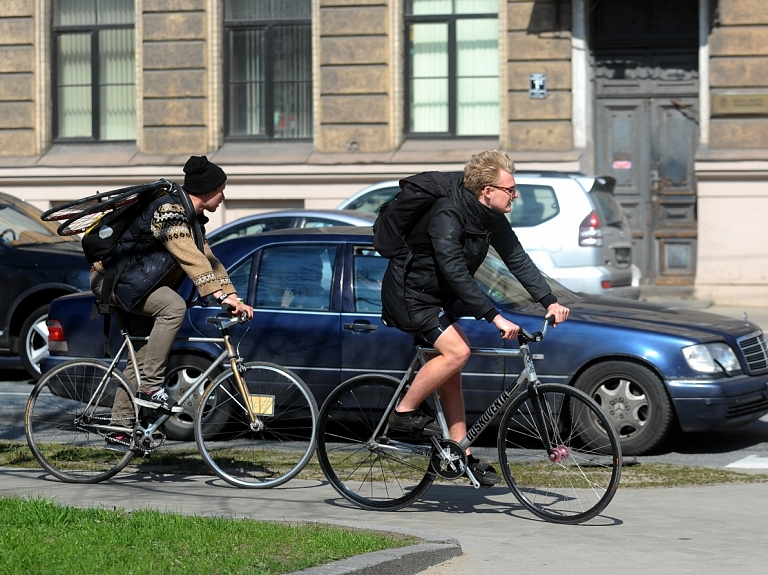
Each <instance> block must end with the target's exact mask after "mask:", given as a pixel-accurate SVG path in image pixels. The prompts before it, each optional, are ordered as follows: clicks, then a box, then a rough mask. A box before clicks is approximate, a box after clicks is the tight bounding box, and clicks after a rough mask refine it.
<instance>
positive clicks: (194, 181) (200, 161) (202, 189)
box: [184, 156, 227, 196]
mask: <svg viewBox="0 0 768 575" xmlns="http://www.w3.org/2000/svg"><path fill="white" fill-rule="evenodd" d="M184 174H185V176H184V189H185V190H186V191H187V193H188V194H192V195H195V196H196V195H198V194H207V193H209V192H212V191H214V190H215V189H216V188H218V187H219V186H220V185H221V184H223V183H224V182H226V181H227V174H225V173H224V170H222V169H221V168H220V167H219V166H217V165H216V164H214V163H213V162H209V161H208V158H207V157H205V156H190V158H189V159H188V160H187V163H186V164H184Z"/></svg>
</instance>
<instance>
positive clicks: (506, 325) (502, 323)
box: [493, 314, 520, 339]
mask: <svg viewBox="0 0 768 575" xmlns="http://www.w3.org/2000/svg"><path fill="white" fill-rule="evenodd" d="M493 325H495V326H496V327H497V328H498V330H499V335H501V339H514V338H516V337H517V334H518V332H519V331H520V326H519V325H517V324H516V323H512V322H511V321H509V320H508V319H506V318H505V317H503V316H502V315H501V314H498V315H497V316H496V317H495V318H493Z"/></svg>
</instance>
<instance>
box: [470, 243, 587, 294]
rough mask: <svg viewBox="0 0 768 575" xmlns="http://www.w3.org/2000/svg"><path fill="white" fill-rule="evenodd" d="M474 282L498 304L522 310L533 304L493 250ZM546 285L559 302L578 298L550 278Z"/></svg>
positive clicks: (476, 274) (478, 271)
mask: <svg viewBox="0 0 768 575" xmlns="http://www.w3.org/2000/svg"><path fill="white" fill-rule="evenodd" d="M475 281H476V282H477V284H478V285H479V286H480V289H482V290H483V291H484V292H485V293H487V294H488V295H489V296H490V297H491V299H493V300H494V301H496V302H498V303H500V304H504V305H507V306H509V307H513V308H523V307H526V306H529V305H532V304H534V303H535V302H534V301H533V300H532V299H531V296H530V294H529V293H528V292H527V291H526V289H525V288H524V287H523V286H522V284H520V282H519V281H517V279H515V276H513V275H512V274H511V273H510V271H509V270H508V269H507V266H506V264H505V263H504V262H503V261H502V259H501V258H500V257H499V254H497V253H496V251H495V250H493V249H491V250H490V251H489V252H488V256H487V257H486V258H485V261H484V262H483V264H482V265H481V266H480V268H479V269H478V270H477V272H476V273H475ZM547 283H548V284H549V286H550V287H551V288H552V293H553V294H554V295H555V297H556V298H557V299H558V301H560V302H565V301H573V300H574V299H577V298H578V296H577V295H576V294H575V293H574V292H572V291H571V290H569V289H568V288H566V287H565V286H563V285H561V284H559V283H557V282H556V281H555V280H553V279H551V278H547Z"/></svg>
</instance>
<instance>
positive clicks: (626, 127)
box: [596, 98, 653, 277]
mask: <svg viewBox="0 0 768 575" xmlns="http://www.w3.org/2000/svg"><path fill="white" fill-rule="evenodd" d="M597 125H598V129H599V131H598V135H597V142H596V164H597V173H598V174H599V175H610V176H613V177H614V178H616V187H615V188H614V195H615V196H616V199H617V200H618V201H619V203H620V204H621V206H622V207H623V208H624V212H625V213H626V214H627V218H628V219H629V224H630V226H631V227H632V261H633V263H635V264H636V265H638V266H639V267H640V269H641V270H643V277H647V276H648V272H647V271H646V270H647V269H648V268H649V267H651V265H650V262H651V261H652V259H653V255H652V251H651V247H652V246H651V242H650V241H649V239H648V238H649V237H650V236H651V235H652V221H651V219H650V217H649V209H648V203H649V201H650V200H649V194H648V164H649V161H650V130H649V122H648V110H647V102H646V101H645V100H644V99H643V98H603V99H600V100H598V101H597Z"/></svg>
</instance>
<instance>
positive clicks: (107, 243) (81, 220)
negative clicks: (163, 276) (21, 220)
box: [40, 180, 203, 304]
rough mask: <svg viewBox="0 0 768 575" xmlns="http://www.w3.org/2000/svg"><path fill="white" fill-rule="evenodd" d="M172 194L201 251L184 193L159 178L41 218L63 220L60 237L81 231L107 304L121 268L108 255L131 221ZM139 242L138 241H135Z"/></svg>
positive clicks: (197, 227) (196, 225)
mask: <svg viewBox="0 0 768 575" xmlns="http://www.w3.org/2000/svg"><path fill="white" fill-rule="evenodd" d="M165 194H168V195H173V196H175V197H177V198H178V199H179V202H180V203H181V205H183V206H184V209H185V211H186V213H187V219H188V221H189V224H190V228H192V232H193V235H194V238H195V244H196V245H197V247H198V249H199V250H200V251H203V234H202V230H201V229H200V223H199V221H198V219H197V217H196V216H195V211H194V208H193V206H192V203H191V202H190V200H189V196H188V195H187V193H186V192H185V191H184V190H183V189H182V188H181V186H179V185H178V184H176V183H173V182H171V181H169V180H158V181H156V182H153V183H151V184H142V185H138V186H130V187H128V188H121V189H119V190H112V191H110V192H103V193H100V194H96V195H93V196H88V197H86V198H82V199H80V200H75V201H74V202H69V203H67V204H64V205H61V206H57V207H56V208H53V209H51V210H48V211H47V212H44V213H43V214H42V215H41V216H40V217H41V219H43V220H45V221H56V220H58V221H60V220H65V221H64V223H63V224H61V225H60V226H59V227H58V229H57V230H56V232H57V233H58V234H59V235H61V236H70V235H75V234H83V239H82V242H81V245H82V248H83V254H84V255H85V259H87V260H88V261H89V262H90V263H94V262H102V263H103V264H104V267H105V270H106V277H105V279H104V284H103V287H102V293H101V300H102V302H103V303H105V304H107V303H108V302H109V301H110V298H111V296H112V291H113V289H114V286H115V283H116V282H117V280H118V279H119V277H120V275H121V273H122V271H123V270H118V269H116V266H115V264H114V262H112V261H111V256H112V255H114V253H115V250H116V249H117V246H118V244H119V243H120V241H121V239H122V238H123V236H124V235H125V232H127V231H128V228H129V227H130V225H131V224H132V223H133V221H134V220H135V219H136V218H137V217H138V216H139V215H140V214H141V212H142V211H143V210H144V209H146V208H147V206H149V204H151V203H152V202H153V201H155V200H156V199H157V198H159V197H162V196H163V195H165ZM136 245H138V244H136Z"/></svg>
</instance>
